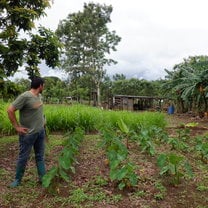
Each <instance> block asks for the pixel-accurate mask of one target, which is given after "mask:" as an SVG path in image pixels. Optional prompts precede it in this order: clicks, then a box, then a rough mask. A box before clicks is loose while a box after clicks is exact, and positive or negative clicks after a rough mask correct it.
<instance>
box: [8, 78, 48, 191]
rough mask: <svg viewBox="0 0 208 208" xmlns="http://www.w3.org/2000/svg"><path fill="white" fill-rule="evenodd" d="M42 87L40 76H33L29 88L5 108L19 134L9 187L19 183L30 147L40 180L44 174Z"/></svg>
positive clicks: (42, 81)
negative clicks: (13, 175) (32, 150)
mask: <svg viewBox="0 0 208 208" xmlns="http://www.w3.org/2000/svg"><path fill="white" fill-rule="evenodd" d="M43 88H44V80H43V79H42V78H40V77H34V78H33V79H32V81H31V89H30V90H29V91H26V92H24V93H22V94H21V95H19V96H18V97H17V98H16V100H15V101H14V102H13V103H12V104H11V105H10V106H9V107H8V109H7V113H8V117H9V119H10V121H11V123H12V125H13V126H14V128H15V129H16V131H17V133H18V134H19V157H18V160H17V166H16V176H15V180H14V181H13V182H12V183H11V184H10V187H16V186H18V185H20V183H21V180H22V177H23V175H24V172H25V168H26V165H27V161H28V159H29V156H30V152H31V149H32V147H33V148H34V153H35V161H36V165H37V170H38V175H39V181H40V182H41V181H42V177H43V175H44V174H45V161H44V149H45V145H44V137H45V131H44V115H43V103H42V101H41V93H42V91H43ZM16 110H19V122H18V121H17V118H16V115H15V111H16Z"/></svg>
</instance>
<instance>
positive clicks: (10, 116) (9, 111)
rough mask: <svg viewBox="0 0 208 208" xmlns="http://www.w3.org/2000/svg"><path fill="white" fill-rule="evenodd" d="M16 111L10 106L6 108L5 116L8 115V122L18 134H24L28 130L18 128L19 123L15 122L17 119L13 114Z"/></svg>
mask: <svg viewBox="0 0 208 208" xmlns="http://www.w3.org/2000/svg"><path fill="white" fill-rule="evenodd" d="M16 110H17V109H16V108H15V107H14V106H13V105H10V106H9V107H8V109H7V114H8V117H9V120H10V122H11V123H12V125H13V126H14V128H15V129H16V131H17V132H18V133H19V134H26V133H27V131H28V129H27V128H25V127H22V126H20V125H19V123H18V122H17V118H16V114H15V111H16Z"/></svg>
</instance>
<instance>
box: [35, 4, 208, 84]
mask: <svg viewBox="0 0 208 208" xmlns="http://www.w3.org/2000/svg"><path fill="white" fill-rule="evenodd" d="M84 2H86V3H88V2H94V3H101V4H106V5H112V6H113V12H112V14H111V20H112V22H111V23H110V24H109V29H110V30H115V31H116V34H117V35H119V36H120V37H121V38H122V40H121V42H120V43H119V45H118V47H117V51H116V52H113V53H112V54H111V55H112V58H114V59H115V60H116V61H117V62H118V64H116V65H112V66H111V67H108V68H107V73H108V74H109V75H113V74H115V73H119V74H120V73H123V74H125V75H126V76H127V77H136V78H144V79H147V80H155V79H160V78H164V75H165V74H166V73H165V72H164V69H165V68H166V69H168V70H171V69H172V68H173V66H174V65H175V64H178V63H181V62H182V61H183V59H184V58H188V57H189V56H196V55H207V54H208V12H207V11H208V0H128V1H124V0H123V1H121V0H96V1H86V0H85V1H82V0H54V4H53V5H52V7H51V8H50V9H47V10H46V13H47V16H46V17H44V18H41V20H40V21H38V23H37V25H39V24H41V25H43V26H45V27H47V28H50V29H51V30H53V31H55V29H56V28H57V25H58V23H59V21H60V20H62V19H65V18H66V17H67V16H68V14H69V13H74V12H78V11H82V10H83V5H84ZM42 73H45V70H44V71H43V72H42ZM49 74H51V75H52V74H53V75H57V73H54V72H53V70H50V71H49Z"/></svg>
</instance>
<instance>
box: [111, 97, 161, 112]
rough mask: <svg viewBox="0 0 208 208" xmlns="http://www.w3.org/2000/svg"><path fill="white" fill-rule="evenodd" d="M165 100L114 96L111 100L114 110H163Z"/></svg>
mask: <svg viewBox="0 0 208 208" xmlns="http://www.w3.org/2000/svg"><path fill="white" fill-rule="evenodd" d="M162 103H163V98H159V97H152V96H133V95H114V96H113V97H112V100H111V108H112V109H113V110H129V111H137V110H150V109H155V110H161V108H162Z"/></svg>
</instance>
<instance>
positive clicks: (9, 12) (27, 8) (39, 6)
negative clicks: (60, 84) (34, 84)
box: [0, 0, 60, 84]
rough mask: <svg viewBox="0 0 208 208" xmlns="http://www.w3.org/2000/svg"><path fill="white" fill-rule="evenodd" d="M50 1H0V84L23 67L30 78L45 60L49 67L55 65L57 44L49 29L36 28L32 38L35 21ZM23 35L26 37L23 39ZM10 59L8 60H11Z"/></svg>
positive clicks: (57, 55)
mask: <svg viewBox="0 0 208 208" xmlns="http://www.w3.org/2000/svg"><path fill="white" fill-rule="evenodd" d="M50 3H51V1H50V0H44V1H38V0H34V1H27V0H22V1H15V0H12V1H1V2H0V17H1V18H0V25H1V30H0V57H1V59H0V71H1V74H0V82H1V84H2V83H3V82H4V80H3V78H7V77H8V76H12V75H14V73H15V72H17V70H18V68H19V67H20V66H22V65H23V64H25V63H26V64H27V66H26V70H27V71H28V73H29V76H30V78H31V77H32V76H33V75H35V74H39V69H38V67H37V66H38V64H39V63H40V62H41V60H45V62H46V64H47V65H48V66H49V67H55V66H58V57H59V49H60V43H59V42H58V39H57V37H56V36H55V35H54V33H53V32H51V31H50V30H48V29H46V28H43V27H39V29H38V33H39V34H38V33H36V35H34V34H33V33H32V32H31V31H32V29H34V28H35V20H37V19H39V18H40V17H41V16H44V15H45V12H44V10H45V9H46V8H48V7H50ZM23 33H24V35H25V36H27V38H23V36H22V34H23ZM11 57H12V58H11Z"/></svg>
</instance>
